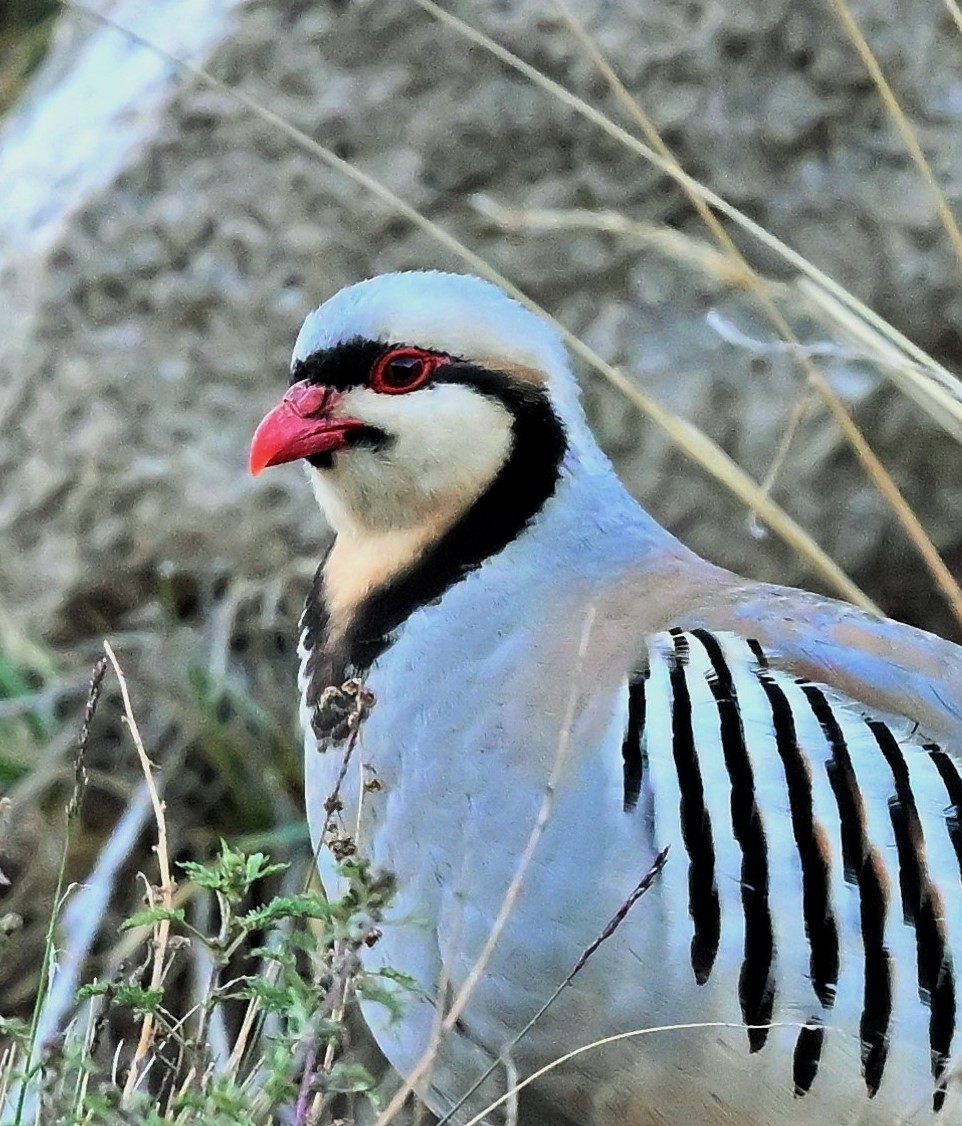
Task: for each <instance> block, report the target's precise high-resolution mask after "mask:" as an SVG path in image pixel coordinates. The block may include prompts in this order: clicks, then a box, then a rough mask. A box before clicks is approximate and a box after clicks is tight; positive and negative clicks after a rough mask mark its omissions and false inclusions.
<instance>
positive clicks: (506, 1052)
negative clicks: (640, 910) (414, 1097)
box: [437, 845, 671, 1126]
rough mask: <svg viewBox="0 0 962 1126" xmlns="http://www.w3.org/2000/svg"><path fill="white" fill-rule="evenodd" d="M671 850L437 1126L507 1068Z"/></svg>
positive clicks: (655, 863) (653, 865)
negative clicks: (499, 1068) (494, 1074)
mask: <svg viewBox="0 0 962 1126" xmlns="http://www.w3.org/2000/svg"><path fill="white" fill-rule="evenodd" d="M670 849H671V845H665V847H664V848H663V849H662V850H661V852H659V853H658V855H657V856H656V857H655V859H654V860H653V861H652V862H651V867H650V868H649V869H648V871H647V872H646V873H645V874H644V875H643V876H642V877H641V879H640V880H639V881H638V883H637V884H636V885H635V887H634V889H633V890H632V892H631V894H630V895H629V896H628V898H627V899H626V900H625V901H624V903H622V905H621V906H620V907H619V908H618V910H617V911H616V912H615V913H614V915H612V916H611V918H610V919H609V920H608V922H607V923H606V924H605V925H604V927H603V928H602V929H601V931H600V932H599V933H598V935H597V936H596V937H595V938H594V939H593V940H592V941H591V942H590V943H589V944H588V945H587V946H586V947H585V948H584V950H582V952H581V954H580V955H579V956H578V960H577V961H576V962H575V964H574V965H573V966H572V968H571V972H570V973H569V974H568V976H567V977H566V978H565V979H564V981H563V982H562V983H561V984H560V985H559V986H558V988H557V989H556V990H555V991H554V993H552V994H551V996H550V997H549V998H548V1000H547V1001H545V1003H544V1004H543V1005H542V1006H541V1008H540V1009H538V1011H537V1012H536V1013H535V1014H534V1016H533V1017H532V1018H531V1020H529V1021H528V1023H527V1024H526V1025H525V1026H524V1028H522V1029H521V1031H520V1032H519V1033H518V1034H517V1035H516V1036H514V1037H513V1038H512V1039H511V1040H509V1041H508V1043H507V1044H506V1045H505V1047H504V1048H502V1049H501V1052H500V1053H499V1055H498V1058H497V1059H496V1060H493V1061H492V1063H491V1065H490V1066H489V1067H488V1069H487V1070H486V1071H485V1072H484V1074H483V1075H481V1076H479V1077H478V1078H477V1079H476V1080H475V1082H474V1083H473V1084H472V1085H471V1086H470V1087H469V1088H468V1090H467V1091H465V1092H464V1094H463V1095H462V1096H461V1098H460V1099H459V1100H458V1101H457V1103H456V1104H455V1105H454V1106H453V1107H451V1109H450V1110H449V1111H448V1112H447V1114H445V1116H444V1117H443V1118H442V1119H441V1120H440V1121H439V1122H438V1124H437V1126H445V1124H446V1123H447V1122H449V1121H450V1120H451V1117H452V1115H454V1114H456V1113H457V1112H458V1111H459V1110H460V1109H461V1107H462V1106H463V1105H464V1103H465V1102H466V1101H467V1100H468V1099H469V1098H470V1097H471V1096H472V1095H473V1094H474V1092H475V1091H476V1090H477V1089H478V1088H479V1087H480V1086H481V1084H482V1083H483V1082H484V1081H485V1079H487V1078H488V1076H489V1075H491V1074H492V1072H494V1070H495V1068H497V1066H498V1064H499V1063H502V1064H505V1065H507V1061H508V1060H509V1059H510V1053H511V1051H512V1050H513V1049H514V1048H515V1047H517V1045H518V1044H520V1043H521V1041H522V1040H523V1039H524V1037H525V1036H527V1035H528V1033H529V1032H530V1031H531V1029H532V1028H534V1026H535V1025H536V1024H537V1023H538V1021H539V1020H541V1018H542V1017H543V1016H544V1014H545V1013H546V1012H547V1011H548V1009H550V1008H551V1006H552V1005H553V1004H554V1003H555V1001H557V999H558V998H559V997H560V996H561V994H562V993H563V992H564V990H565V989H567V987H568V986H569V985H570V984H571V983H572V982H573V981H574V979H575V978H576V977H577V975H578V974H579V973H580V972H581V970H583V969H584V967H585V963H586V962H587V961H588V959H589V958H590V957H591V956H592V954H594V953H595V951H596V950H597V949H598V947H599V946H601V944H602V943H603V942H606V941H607V940H608V939H609V938H611V936H612V935H613V934H614V933H615V931H616V930H617V929H618V928H619V927H620V926H621V924H622V923H623V922H624V920H625V917H626V916H627V914H628V912H629V911H630V910H631V909H632V907H634V905H635V904H636V903H637V902H638V900H639V899H641V897H642V896H643V895H644V894H645V892H646V891H647V890H648V889H649V888H650V887H651V885H652V884H653V883H654V882H655V880H656V879H657V878H658V876H659V875H660V874H661V870H662V869H663V868H664V866H665V864H666V863H667V862H668V853H669V851H670Z"/></svg>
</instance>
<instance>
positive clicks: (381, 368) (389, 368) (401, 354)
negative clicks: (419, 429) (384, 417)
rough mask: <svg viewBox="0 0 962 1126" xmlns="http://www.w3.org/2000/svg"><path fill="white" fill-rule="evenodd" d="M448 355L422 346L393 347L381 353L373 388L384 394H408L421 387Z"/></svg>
mask: <svg viewBox="0 0 962 1126" xmlns="http://www.w3.org/2000/svg"><path fill="white" fill-rule="evenodd" d="M447 358H448V357H447V356H441V355H438V353H437V352H425V351H424V350H423V349H421V348H392V349H391V350H390V351H388V352H385V353H384V355H383V356H379V357H378V359H377V361H376V363H375V364H374V367H373V369H372V370H371V390H372V391H379V392H380V393H381V394H384V395H405V394H407V392H408V391H417V389H418V388H419V387H423V386H424V384H425V383H427V381H428V380H429V379H430V378H431V376H432V375H433V374H434V372H435V370H436V369H437V368H438V367H439V366H440V365H441V364H442V363H444V362H445V360H447Z"/></svg>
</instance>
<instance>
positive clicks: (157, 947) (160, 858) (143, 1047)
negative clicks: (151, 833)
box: [104, 641, 174, 1105]
mask: <svg viewBox="0 0 962 1126" xmlns="http://www.w3.org/2000/svg"><path fill="white" fill-rule="evenodd" d="M104 651H105V652H106V654H107V656H108V658H109V659H110V663H111V664H112V665H113V667H114V672H115V673H116V676H117V682H118V683H119V685H120V694H121V696H122V698H123V702H124V723H125V724H126V725H127V729H128V731H129V732H130V736H131V738H132V739H133V741H134V746H135V747H136V748H137V757H138V759H139V760H140V766H141V769H142V770H143V772H144V781H145V782H146V784H147V792H148V793H149V794H150V802H151V805H152V806H153V810H154V821H155V822H156V825H157V844H156V846H155V847H154V852H155V853H156V854H157V863H158V865H159V867H160V881H161V882H160V889H159V890H160V899H161V903H162V904H163V906H164V907H165V908H166V909H167V910H168V911H172V910H173V898H174V881H173V879H172V878H171V874H170V856H169V854H168V851H167V819H166V816H165V814H164V803H163V801H162V800H161V797H160V794H159V793H158V792H157V786H156V784H155V782H154V776H153V763H152V762H151V761H150V759H149V758H148V756H147V751H146V749H145V747H144V741H143V739H142V738H141V736H140V729H139V728H138V726H137V721H136V719H134V710H133V706H132V705H131V702H130V693H129V691H128V690H127V679H126V677H125V676H124V673H123V669H121V667H120V662H119V661H118V660H117V656H116V654H115V653H114V651H113V649H112V648H111V645H110V642H109V641H105V642H104ZM155 935H156V937H155V938H154V958H153V966H152V967H151V973H150V989H160V988H161V985H162V982H163V978H164V958H165V955H166V953H167V944H168V941H169V939H170V919H161V920H160V922H159V923H158V924H157V928H156V932H155ZM153 1033H154V1015H153V1013H151V1012H145V1013H144V1019H143V1023H142V1024H141V1026H140V1039H139V1040H138V1042H137V1047H136V1048H135V1050H134V1056H133V1059H132V1060H131V1061H130V1067H129V1069H128V1071H127V1079H126V1082H125V1083H124V1091H123V1097H122V1102H123V1104H124V1105H126V1104H128V1103H129V1101H130V1098H131V1096H132V1095H133V1092H134V1088H135V1087H136V1086H137V1081H138V1079H139V1077H140V1073H141V1069H140V1068H139V1066H138V1065H139V1064H140V1061H141V1060H142V1059H143V1058H144V1056H146V1054H147V1051H148V1049H149V1048H150V1045H151V1042H152V1039H153Z"/></svg>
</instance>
